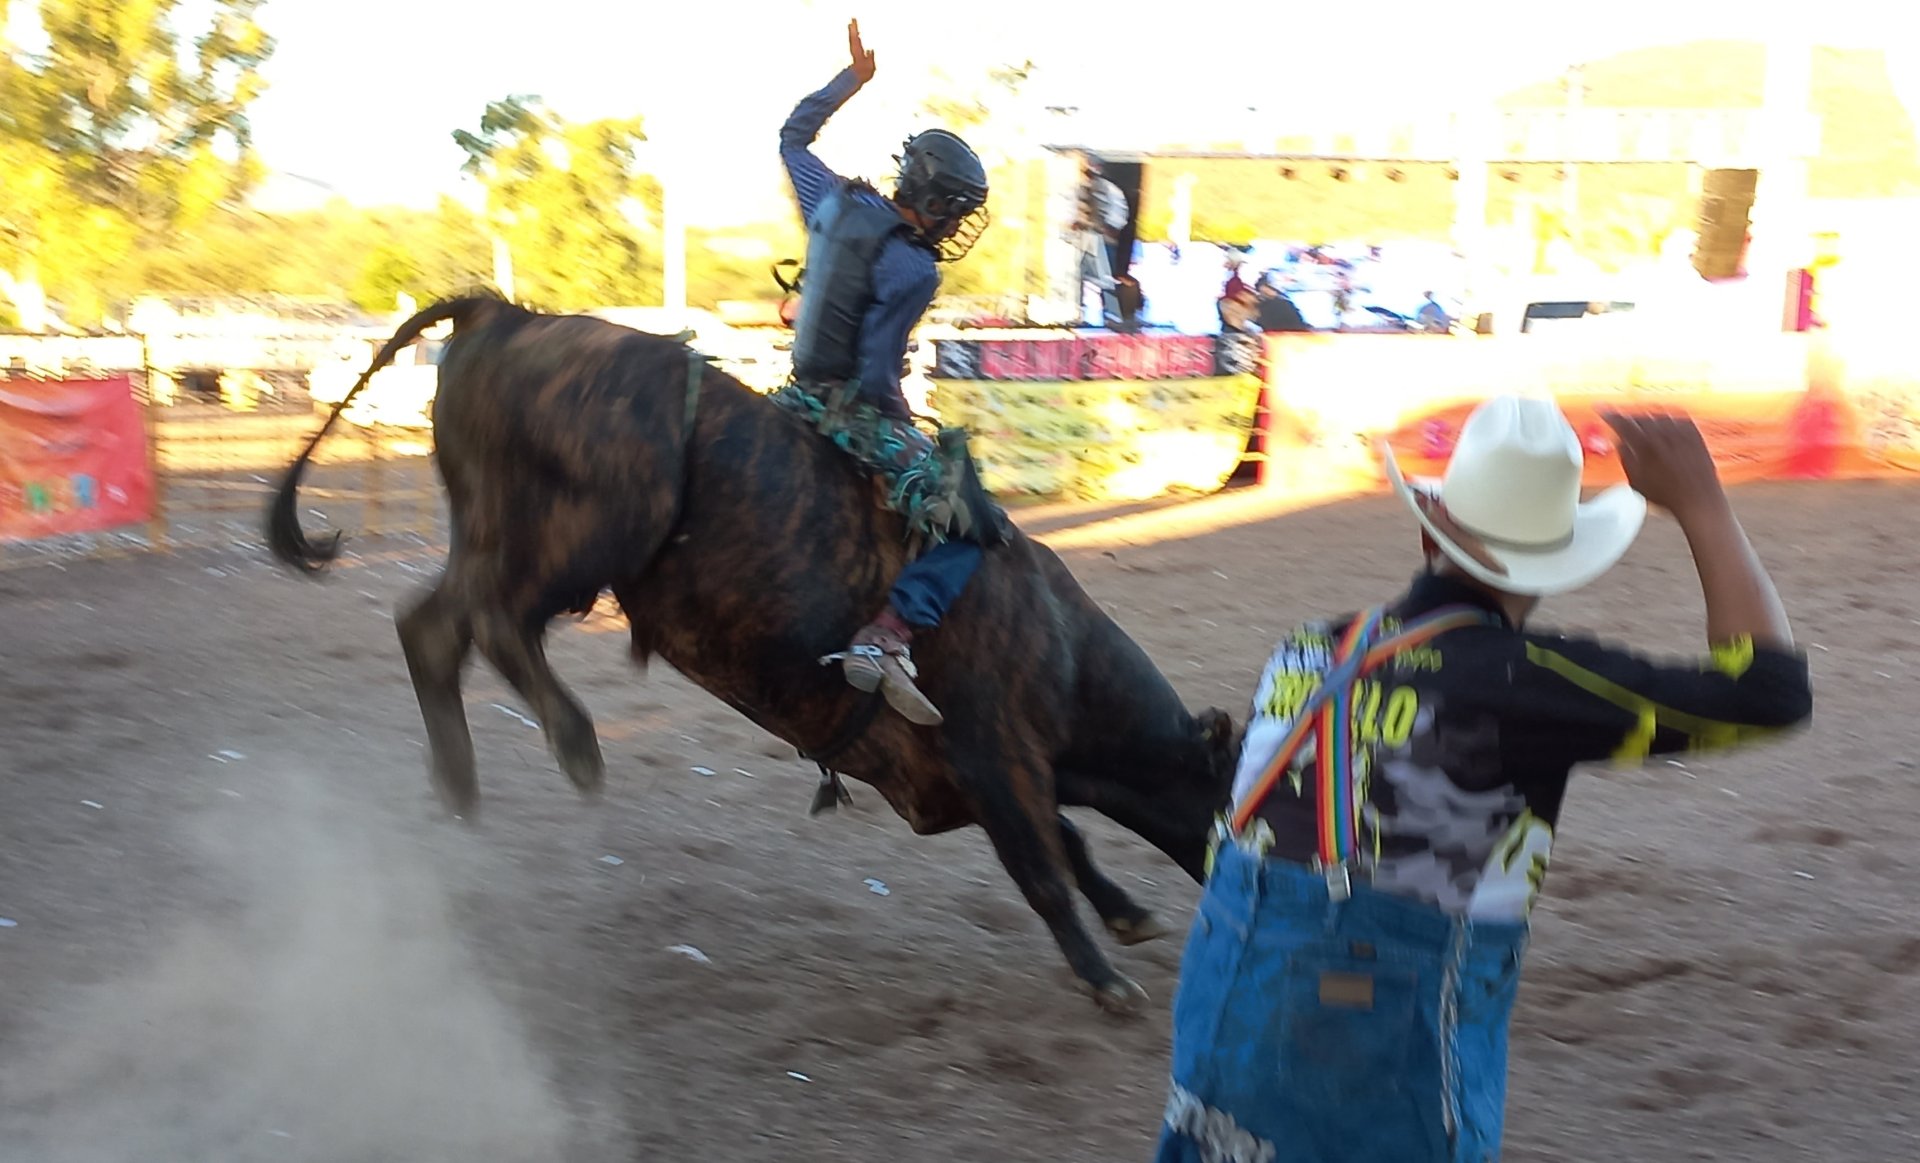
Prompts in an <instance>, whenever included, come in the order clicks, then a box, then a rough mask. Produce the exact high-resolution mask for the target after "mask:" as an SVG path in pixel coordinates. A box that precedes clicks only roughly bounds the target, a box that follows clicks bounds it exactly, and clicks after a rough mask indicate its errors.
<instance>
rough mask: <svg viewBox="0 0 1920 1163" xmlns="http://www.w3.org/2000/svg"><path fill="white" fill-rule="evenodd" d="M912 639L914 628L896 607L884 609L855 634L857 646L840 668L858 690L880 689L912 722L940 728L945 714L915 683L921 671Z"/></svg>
mask: <svg viewBox="0 0 1920 1163" xmlns="http://www.w3.org/2000/svg"><path fill="white" fill-rule="evenodd" d="M912 641H913V629H912V627H910V626H908V625H907V624H906V623H905V622H903V621H901V620H900V615H898V614H896V613H894V612H893V610H892V608H888V609H885V610H882V611H881V612H880V616H879V617H877V618H875V619H874V620H873V621H871V622H869V623H867V625H866V626H864V627H862V628H861V630H860V632H859V633H858V634H855V635H854V636H853V645H852V646H850V647H848V648H847V652H846V655H845V657H843V658H842V659H841V661H840V667H841V670H842V671H843V672H844V673H845V674H846V676H847V681H848V682H849V683H851V684H852V685H853V686H854V687H855V688H856V689H858V690H863V691H872V690H878V691H879V692H880V693H881V694H882V695H884V696H885V697H886V700H887V705H888V706H890V707H892V708H893V709H894V710H896V711H898V712H900V714H901V715H902V716H904V717H905V718H906V719H907V720H908V721H909V722H913V723H918V724H920V725H921V726H923V727H937V726H939V725H940V723H941V722H942V721H944V718H945V717H944V716H943V715H941V714H940V709H939V708H938V707H936V706H934V705H933V703H932V702H931V701H930V700H929V699H928V698H927V696H926V695H924V694H921V693H920V688H919V687H917V686H915V685H914V684H913V680H914V679H915V678H918V677H919V673H920V672H919V671H918V670H917V669H916V668H915V667H914V665H913V653H912V651H910V650H909V649H908V644H909V643H911V642H912Z"/></svg>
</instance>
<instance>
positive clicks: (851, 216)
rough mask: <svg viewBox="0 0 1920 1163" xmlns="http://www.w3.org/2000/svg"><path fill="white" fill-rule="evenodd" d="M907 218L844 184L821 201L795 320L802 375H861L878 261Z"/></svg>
mask: <svg viewBox="0 0 1920 1163" xmlns="http://www.w3.org/2000/svg"><path fill="white" fill-rule="evenodd" d="M906 229H907V223H906V220H905V219H903V218H901V217H900V213H899V211H897V210H895V209H894V208H893V207H891V206H880V205H876V204H874V203H872V202H869V201H867V200H866V199H864V198H856V197H854V196H853V194H852V193H851V192H850V191H849V190H847V189H846V188H845V187H844V186H843V187H841V188H839V189H837V190H834V191H833V192H831V193H829V194H828V195H827V196H826V197H825V198H822V199H821V200H820V205H819V206H818V207H817V208H816V209H815V210H814V214H813V219H812V220H811V221H809V222H808V223H807V236H808V237H807V274H806V282H805V284H804V285H803V286H802V287H801V291H800V314H799V316H798V318H796V319H795V320H794V323H793V331H794V336H793V375H794V378H795V379H797V380H802V381H805V380H850V379H855V378H857V377H858V376H859V374H860V349H859V344H860V324H861V321H862V320H864V319H865V318H866V314H867V308H868V307H870V306H872V305H873V262H874V259H875V258H877V257H879V254H880V247H881V246H882V245H883V244H884V243H885V242H886V241H887V239H888V238H890V237H892V236H893V234H894V233H895V232H897V231H901V230H906Z"/></svg>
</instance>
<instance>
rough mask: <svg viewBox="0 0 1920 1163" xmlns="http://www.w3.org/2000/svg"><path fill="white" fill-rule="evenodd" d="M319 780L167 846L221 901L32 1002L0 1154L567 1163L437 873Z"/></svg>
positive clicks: (556, 1129)
mask: <svg viewBox="0 0 1920 1163" xmlns="http://www.w3.org/2000/svg"><path fill="white" fill-rule="evenodd" d="M325 788H326V783H325V781H324V780H321V779H319V778H317V777H315V776H313V775H312V774H311V773H303V774H302V775H300V776H284V777H283V778H281V779H280V780H278V781H276V786H275V787H274V788H273V794H266V795H262V794H260V793H261V792H263V791H267V788H266V787H265V786H263V785H262V784H255V785H254V787H253V789H252V790H250V791H249V795H248V799H247V801H246V802H245V803H242V802H240V801H237V800H230V801H226V802H224V803H222V804H221V805H218V806H217V807H216V808H215V809H213V810H210V811H209V812H208V813H207V814H205V815H203V816H202V817H200V819H199V821H198V823H197V824H196V825H195V826H194V834H193V835H192V836H190V837H188V840H189V841H190V842H191V843H192V844H193V845H194V846H195V847H197V848H198V849H200V850H203V852H204V855H205V859H206V867H207V869H208V872H209V875H211V876H213V877H215V878H216V879H217V881H218V882H219V885H218V891H219V892H220V893H221V894H224V895H225V896H226V897H227V898H228V900H229V901H230V907H228V908H226V909H223V910H220V911H219V913H217V914H214V915H208V914H207V913H205V912H203V913H202V914H201V915H200V916H198V918H197V919H196V921H195V923H194V924H193V925H192V927H190V928H188V929H186V930H185V931H184V932H180V933H176V934H172V935H170V936H169V937H168V938H167V939H166V940H165V941H163V943H162V944H161V945H160V948H161V952H160V953H159V955H158V956H157V957H156V958H153V959H150V960H148V961H147V962H146V963H145V964H143V965H142V966H141V968H139V969H138V970H136V971H134V972H132V973H129V974H126V975H123V976H119V977H117V978H115V979H114V980H110V981H107V982H104V983H100V984H90V985H86V986H76V987H73V988H71V989H69V990H67V991H66V993H65V996H61V997H56V998H54V999H53V1004H52V1005H51V1006H50V1007H49V1008H48V1009H47V1010H45V1011H43V1013H44V1014H45V1018H44V1020H43V1021H42V1022H40V1023H39V1024H38V1025H37V1026H36V1027H35V1028H34V1029H33V1030H32V1031H30V1033H29V1036H28V1037H27V1038H26V1039H24V1040H23V1044H22V1045H19V1046H15V1047H12V1048H10V1049H9V1051H8V1053H7V1054H6V1055H5V1058H4V1061H0V1157H4V1158H6V1159H7V1160H9V1163H134V1161H136V1160H140V1161H146V1160H183V1161H184V1160H192V1161H195V1163H198V1161H202V1160H207V1161H211V1160H222V1161H225V1160H233V1161H239V1163H250V1161H253V1160H277V1161H285V1160H313V1161H316V1163H317V1161H320V1160H326V1161H328V1163H354V1161H358V1160H368V1161H372V1160H408V1161H418V1163H437V1161H440V1160H446V1161H449V1163H451V1161H453V1160H459V1161H461V1163H467V1161H470V1160H475V1159H485V1160H501V1161H517V1160H536V1159H538V1160H554V1159H558V1158H561V1157H563V1156H564V1155H565V1154H566V1153H567V1152H566V1146H565V1144H566V1141H567V1137H568V1116H567V1111H566V1108H565V1107H564V1106H563V1104H562V1103H561V1102H560V1101H559V1099H558V1098H557V1096H556V1094H555V1092H554V1091H553V1089H552V1087H551V1085H550V1083H549V1081H548V1078H547V1075H546V1073H545V1069H544V1065H543V1063H542V1061H541V1059H540V1057H539V1055H538V1054H537V1053H536V1052H535V1051H534V1050H533V1048H532V1047H531V1045H530V1043H529V1041H528V1039H527V1037H526V1036H525V1034H524V1032H523V1029H522V1027H521V1024H520V1023H519V1022H518V1020H517V1019H516V1017H515V1015H514V1014H513V1013H512V1011H511V1010H510V1009H509V1008H507V1006H505V1005H504V1004H503V1003H502V1002H501V1000H500V999H499V998H498V997H496V996H495V994H494V993H493V992H492V991H491V990H490V989H489V987H488V985H487V983H486V982H484V981H483V980H482V978H481V975H480V973H479V970H478V967H477V966H476V965H475V964H474V963H473V961H472V960H471V959H470V957H469V955H468V953H467V950H466V948H465V947H464V945H463V943H462V941H461V939H460V937H459V935H458V933H457V932H456V930H455V928H454V925H453V920H452V917H451V915H450V911H449V899H448V895H447V886H446V884H445V882H444V881H443V880H442V879H440V877H439V876H437V875H436V869H439V870H442V871H445V870H446V869H447V868H448V863H447V861H446V860H445V859H444V858H443V857H442V856H436V857H434V858H431V859H430V858H429V857H428V856H427V854H426V853H425V852H424V851H423V850H422V849H421V847H420V846H419V845H418V844H416V843H413V842H410V841H409V839H408V838H407V837H406V836H404V835H402V834H400V833H399V832H398V831H397V829H396V825H395V824H394V822H393V821H391V820H389V819H381V818H378V817H379V813H378V812H377V811H369V810H367V809H365V808H362V809H361V810H359V811H357V812H350V811H347V810H346V809H345V808H343V807H342V806H340V804H338V803H336V802H333V799H332V797H330V796H329V795H328V793H327V792H326V790H325ZM470 859H471V860H480V859H483V857H480V856H477V855H470ZM456 863H457V862H456Z"/></svg>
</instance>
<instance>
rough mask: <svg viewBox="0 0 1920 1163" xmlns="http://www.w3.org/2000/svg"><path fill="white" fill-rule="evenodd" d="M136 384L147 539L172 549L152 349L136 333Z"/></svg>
mask: <svg viewBox="0 0 1920 1163" xmlns="http://www.w3.org/2000/svg"><path fill="white" fill-rule="evenodd" d="M140 381H141V382H140V386H141V392H142V394H143V395H144V396H146V404H145V406H144V407H142V408H141V409H140V415H141V416H142V418H143V419H144V420H145V422H146V427H147V471H148V472H149V473H151V474H152V475H153V515H152V516H151V517H149V518H148V519H147V540H148V541H151V542H152V543H153V548H154V549H155V550H156V551H157V552H160V553H165V552H168V551H169V550H171V549H172V543H171V541H170V540H169V534H168V529H167V483H166V482H167V476H166V473H165V472H164V471H162V469H161V466H160V417H159V416H158V415H156V414H155V409H157V408H159V407H160V401H159V400H158V399H157V398H156V397H155V395H154V391H153V352H152V350H151V349H150V348H149V347H148V346H147V337H146V336H144V335H143V336H141V337H140Z"/></svg>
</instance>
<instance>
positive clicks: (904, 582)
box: [888, 541, 980, 630]
mask: <svg viewBox="0 0 1920 1163" xmlns="http://www.w3.org/2000/svg"><path fill="white" fill-rule="evenodd" d="M979 568H980V547H979V546H978V545H975V544H974V543H973V542H971V541H943V542H941V543H940V544H938V545H936V546H934V547H933V548H931V549H929V550H927V551H926V552H925V553H923V554H921V555H920V556H919V557H918V558H916V559H915V560H914V561H913V562H912V563H910V564H909V565H908V566H907V568H905V569H903V570H901V571H900V576H899V577H898V578H895V579H894V583H893V592H892V593H891V594H889V595H888V598H889V599H890V601H891V603H892V605H893V612H894V613H896V614H898V615H900V620H901V621H903V622H905V623H906V624H907V625H909V626H911V627H913V628H914V629H916V630H926V629H930V628H932V627H934V626H938V625H939V624H940V619H942V618H944V617H946V615H947V611H948V610H949V609H951V608H952V607H953V603H955V602H957V601H959V600H960V593H961V591H963V590H965V589H966V588H967V582H968V580H969V579H971V578H972V577H973V571H974V570H976V569H979Z"/></svg>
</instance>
